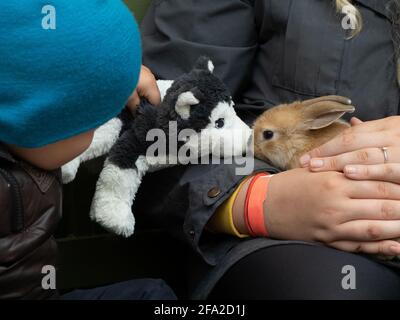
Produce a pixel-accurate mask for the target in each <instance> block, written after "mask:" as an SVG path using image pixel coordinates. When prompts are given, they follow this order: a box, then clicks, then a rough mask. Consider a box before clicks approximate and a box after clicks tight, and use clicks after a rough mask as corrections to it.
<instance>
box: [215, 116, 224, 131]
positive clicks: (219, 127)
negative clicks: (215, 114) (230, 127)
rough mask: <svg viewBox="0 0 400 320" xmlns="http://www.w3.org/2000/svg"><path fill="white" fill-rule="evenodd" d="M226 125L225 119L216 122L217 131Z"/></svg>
mask: <svg viewBox="0 0 400 320" xmlns="http://www.w3.org/2000/svg"><path fill="white" fill-rule="evenodd" d="M224 125H225V119H224V118H219V119H218V120H217V121H215V127H216V128H217V129H221V128H222V127H223V126H224Z"/></svg>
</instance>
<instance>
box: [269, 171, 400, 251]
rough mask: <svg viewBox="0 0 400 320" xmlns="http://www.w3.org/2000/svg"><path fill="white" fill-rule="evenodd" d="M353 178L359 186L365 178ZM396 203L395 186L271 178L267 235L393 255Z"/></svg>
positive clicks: (336, 177) (325, 176)
mask: <svg viewBox="0 0 400 320" xmlns="http://www.w3.org/2000/svg"><path fill="white" fill-rule="evenodd" d="M396 170H399V172H400V168H396ZM375 176H376V177H378V176H379V173H378V172H377V173H376V174H375ZM359 177H360V180H363V177H365V173H364V175H360V176H359ZM398 178H399V181H400V174H399V176H398ZM367 180H369V179H367ZM399 199H400V185H397V184H395V183H390V182H381V181H356V180H351V179H347V178H346V176H345V175H344V174H343V173H339V172H335V171H327V172H320V173H312V172H309V170H308V169H294V170H289V171H286V172H283V173H279V174H277V175H275V176H273V177H272V178H271V181H270V187H269V191H268V195H267V201H266V202H265V207H264V208H265V219H266V225H267V230H268V231H269V234H270V236H271V238H276V239H289V240H303V241H311V242H321V243H324V244H327V245H329V246H332V247H335V248H337V249H341V250H344V251H350V252H363V253H368V254H380V255H387V256H393V255H399V254H400V244H399V243H397V242H396V241H393V240H390V239H395V238H400V201H396V200H399Z"/></svg>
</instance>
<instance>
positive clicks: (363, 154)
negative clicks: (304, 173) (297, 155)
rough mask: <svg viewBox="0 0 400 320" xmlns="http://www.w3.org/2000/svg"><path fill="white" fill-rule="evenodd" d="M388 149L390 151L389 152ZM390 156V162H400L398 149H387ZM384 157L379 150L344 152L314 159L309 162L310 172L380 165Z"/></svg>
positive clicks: (368, 149) (399, 149)
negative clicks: (349, 166)
mask: <svg viewBox="0 0 400 320" xmlns="http://www.w3.org/2000/svg"><path fill="white" fill-rule="evenodd" d="M389 149H390V150H389ZM387 152H388V154H389V153H390V154H391V161H392V160H393V162H396V161H399V162H400V148H387ZM383 162H385V157H384V154H383V151H382V149H381V148H367V149H360V150H357V151H352V152H346V153H342V154H339V155H337V156H333V157H326V158H314V159H311V161H310V165H309V167H310V170H311V171H314V172H321V171H343V169H344V167H345V166H347V165H351V164H364V165H366V164H381V163H383Z"/></svg>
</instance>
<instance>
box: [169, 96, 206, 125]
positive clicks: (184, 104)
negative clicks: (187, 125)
mask: <svg viewBox="0 0 400 320" xmlns="http://www.w3.org/2000/svg"><path fill="white" fill-rule="evenodd" d="M199 102H200V101H199V100H197V99H196V97H195V96H194V94H193V93H192V92H191V91H186V92H183V93H181V94H180V95H179V96H178V99H177V100H176V104H175V111H176V113H177V114H179V116H180V117H181V118H182V119H184V120H187V119H189V117H190V108H191V106H193V105H196V104H198V103H199Z"/></svg>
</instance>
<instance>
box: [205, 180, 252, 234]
mask: <svg viewBox="0 0 400 320" xmlns="http://www.w3.org/2000/svg"><path fill="white" fill-rule="evenodd" d="M247 180H248V179H245V180H243V181H242V182H241V183H240V185H239V186H238V187H237V188H236V190H235V191H234V192H233V193H232V195H231V196H230V197H229V198H228V199H227V200H225V201H224V202H223V203H222V204H221V205H220V206H219V207H218V208H217V210H216V211H215V213H214V215H213V216H212V217H211V219H210V221H209V223H208V225H207V226H208V227H209V228H210V229H211V230H212V231H214V232H217V233H225V234H230V235H233V236H236V237H238V238H246V237H248V235H246V234H241V233H240V232H239V231H238V230H237V229H236V227H235V224H234V223H233V204H234V203H235V200H236V197H237V195H238V193H239V191H240V189H241V188H242V186H243V185H244V184H245V183H246V181H247Z"/></svg>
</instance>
